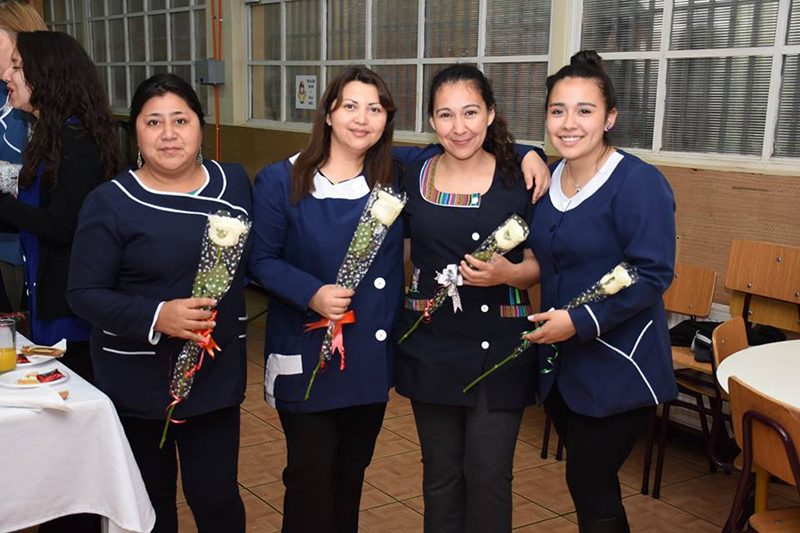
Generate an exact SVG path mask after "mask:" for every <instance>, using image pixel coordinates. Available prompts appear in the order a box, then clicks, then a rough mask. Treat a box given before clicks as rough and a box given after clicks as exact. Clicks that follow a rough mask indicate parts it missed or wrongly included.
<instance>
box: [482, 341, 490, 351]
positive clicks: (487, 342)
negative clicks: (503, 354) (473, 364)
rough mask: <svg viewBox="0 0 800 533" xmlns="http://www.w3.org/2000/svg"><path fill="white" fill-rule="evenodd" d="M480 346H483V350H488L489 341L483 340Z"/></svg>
mask: <svg viewBox="0 0 800 533" xmlns="http://www.w3.org/2000/svg"><path fill="white" fill-rule="evenodd" d="M481 348H483V349H484V350H488V349H489V341H483V342H482V343H481Z"/></svg>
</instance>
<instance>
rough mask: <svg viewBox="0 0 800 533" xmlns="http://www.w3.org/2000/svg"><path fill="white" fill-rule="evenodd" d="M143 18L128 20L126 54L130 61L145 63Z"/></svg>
mask: <svg viewBox="0 0 800 533" xmlns="http://www.w3.org/2000/svg"><path fill="white" fill-rule="evenodd" d="M145 52H146V50H145V44H144V17H130V18H129V19H128V54H129V57H130V58H131V61H145V60H146V59H147V57H146V56H145Z"/></svg>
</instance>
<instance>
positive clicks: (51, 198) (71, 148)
mask: <svg viewBox="0 0 800 533" xmlns="http://www.w3.org/2000/svg"><path fill="white" fill-rule="evenodd" d="M104 180H105V176H104V172H103V164H102V162H101V160H100V151H99V149H98V147H97V145H96V144H95V143H94V141H93V140H92V139H91V137H90V135H89V134H88V133H87V132H86V130H84V129H83V128H82V127H80V126H64V128H63V130H62V133H61V162H60V163H59V166H58V177H57V182H56V185H55V187H51V186H50V185H49V184H48V183H46V180H44V179H42V180H40V181H39V187H40V190H39V194H40V206H39V207H38V208H36V207H32V206H29V205H26V204H23V203H20V202H18V201H17V200H16V199H15V198H14V197H13V196H11V195H9V194H5V195H2V196H0V224H2V225H5V226H11V227H12V228H16V229H18V230H23V231H28V232H31V233H33V234H35V235H36V236H37V237H38V238H39V249H40V259H39V265H38V269H37V276H36V280H35V281H36V284H37V289H38V291H37V298H38V301H37V302H36V303H37V309H38V314H39V316H38V317H37V318H39V319H42V320H53V319H56V318H63V317H66V316H72V315H73V314H74V313H73V312H72V310H71V309H70V307H69V305H68V304H67V299H66V291H67V277H68V271H69V262H70V251H71V249H72V239H73V236H74V235H75V228H76V227H77V224H78V213H79V212H80V210H81V206H82V205H83V201H84V199H85V198H86V195H88V194H89V192H90V191H91V190H92V189H94V188H95V187H96V186H97V185H99V184H100V183H101V182H102V181H104ZM31 186H35V185H31ZM28 281H29V282H30V280H28Z"/></svg>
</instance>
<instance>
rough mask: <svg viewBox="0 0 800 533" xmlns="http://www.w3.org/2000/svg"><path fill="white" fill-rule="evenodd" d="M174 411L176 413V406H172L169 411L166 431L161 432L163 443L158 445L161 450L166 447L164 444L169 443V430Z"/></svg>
mask: <svg viewBox="0 0 800 533" xmlns="http://www.w3.org/2000/svg"><path fill="white" fill-rule="evenodd" d="M173 411H175V404H173V405H170V406H169V410H168V411H167V419H166V420H165V421H164V431H162V432H161V442H159V443H158V449H159V450H160V449H162V448H163V447H164V443H165V442H166V441H167V430H168V429H169V422H170V420H172V412H173Z"/></svg>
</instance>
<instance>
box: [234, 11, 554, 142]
mask: <svg viewBox="0 0 800 533" xmlns="http://www.w3.org/2000/svg"><path fill="white" fill-rule="evenodd" d="M551 3H552V2H551V0H529V1H526V2H517V1H516V0H492V1H485V0H436V1H434V0H403V1H397V2H393V1H386V0H261V1H258V2H250V3H249V4H250V5H249V6H248V9H247V13H246V21H247V27H248V30H249V39H248V41H249V47H248V55H247V67H248V68H247V70H248V76H249V82H250V83H249V84H248V87H249V94H248V99H249V106H250V107H249V114H248V117H249V118H250V119H251V120H266V121H269V122H273V123H279V124H286V123H306V124H308V123H310V122H311V120H312V118H313V110H310V109H303V108H302V107H303V106H302V105H301V106H298V103H299V99H300V96H299V94H297V88H298V82H297V77H298V76H301V77H306V76H315V77H316V81H317V83H316V96H317V98H318V99H319V98H321V96H322V93H323V92H324V88H325V86H326V84H327V81H328V80H330V79H331V78H332V77H333V76H335V75H336V74H337V73H338V72H340V71H341V70H342V69H344V68H345V67H346V66H348V65H354V64H359V65H366V66H368V67H369V68H371V69H373V70H375V71H376V72H377V73H378V74H380V75H381V76H382V77H383V78H384V79H385V80H386V83H387V84H388V86H389V89H390V90H391V92H392V96H393V98H394V101H395V104H396V106H397V108H398V111H397V115H396V119H395V121H396V125H395V130H396V131H410V132H423V131H430V128H429V126H428V120H427V118H428V112H427V108H426V106H427V94H426V93H427V91H428V86H429V84H430V81H431V78H432V77H433V75H434V74H435V73H436V72H437V71H438V70H440V69H441V68H443V67H444V66H446V65H449V64H451V63H456V62H463V63H470V64H474V65H477V66H478V67H479V68H481V69H482V70H483V71H484V72H485V73H486V75H487V76H488V77H489V79H491V80H492V83H493V86H494V92H495V97H496V99H497V103H498V110H499V112H500V113H501V114H502V115H503V116H505V118H506V119H507V120H508V123H509V126H510V127H511V130H512V132H513V133H514V135H516V136H517V137H518V138H521V139H527V140H533V141H542V140H543V138H544V83H545V79H546V77H547V62H548V53H549V41H550V8H551Z"/></svg>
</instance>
